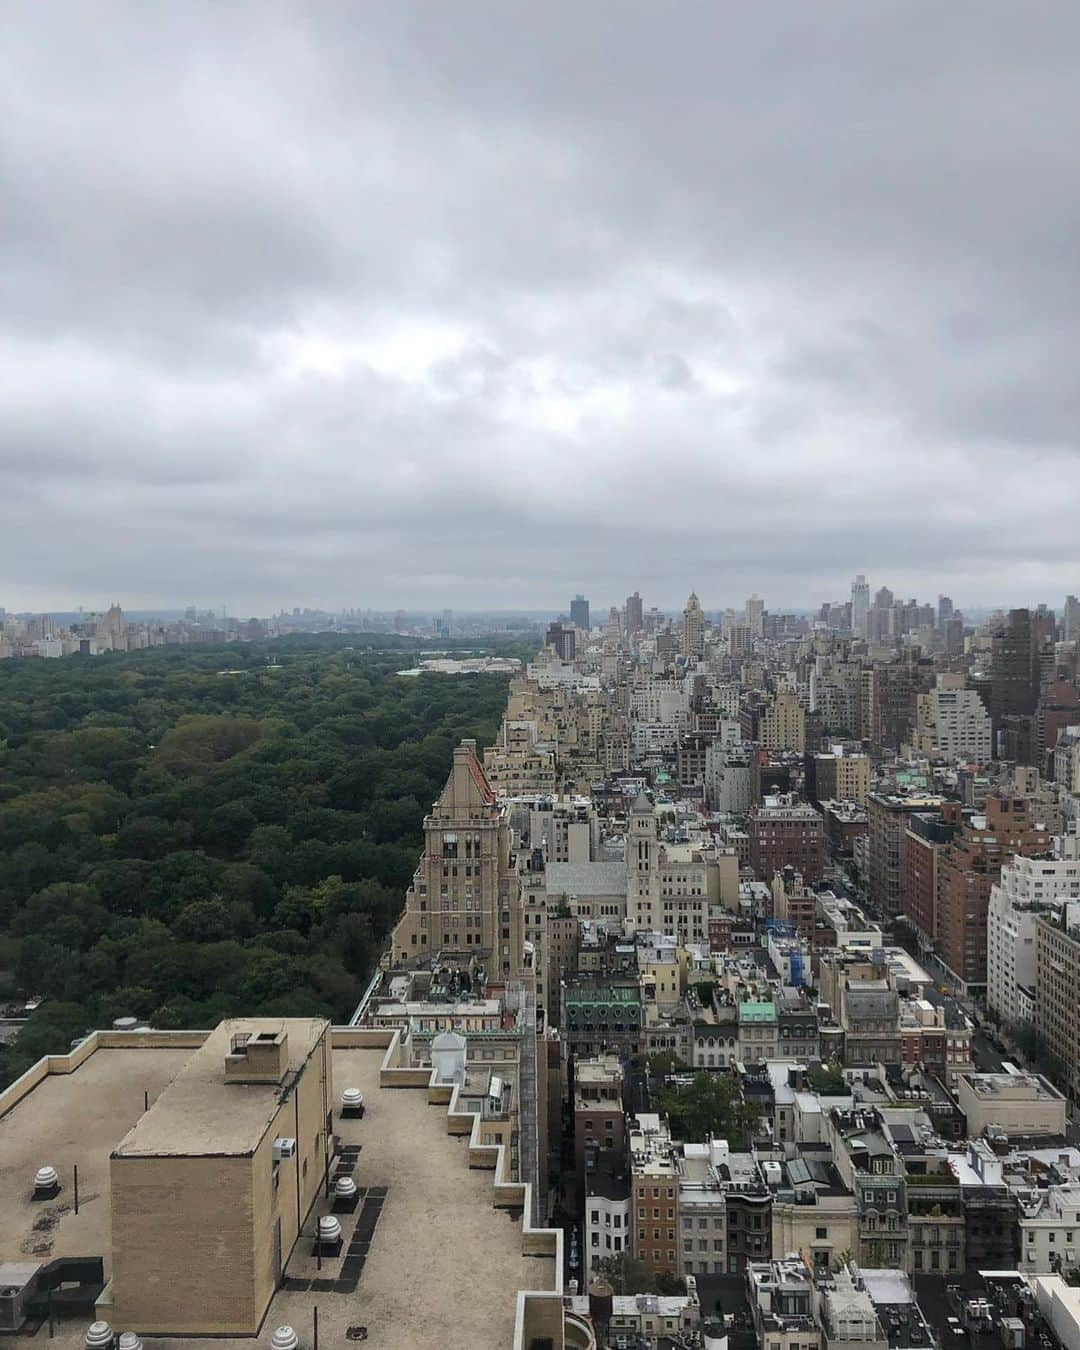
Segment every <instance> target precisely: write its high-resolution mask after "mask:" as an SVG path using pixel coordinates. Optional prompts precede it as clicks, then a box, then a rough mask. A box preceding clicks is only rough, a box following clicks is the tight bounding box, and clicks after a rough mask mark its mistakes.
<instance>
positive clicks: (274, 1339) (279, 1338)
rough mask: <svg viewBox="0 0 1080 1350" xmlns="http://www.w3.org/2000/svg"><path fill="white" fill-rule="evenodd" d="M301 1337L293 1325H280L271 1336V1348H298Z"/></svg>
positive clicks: (285, 1349)
mask: <svg viewBox="0 0 1080 1350" xmlns="http://www.w3.org/2000/svg"><path fill="white" fill-rule="evenodd" d="M299 1344H300V1337H299V1336H298V1335H297V1334H296V1332H295V1331H293V1329H292V1327H278V1329H277V1330H276V1331H275V1332H274V1334H273V1335H272V1336H271V1337H270V1350H296V1347H297V1346H298V1345H299Z"/></svg>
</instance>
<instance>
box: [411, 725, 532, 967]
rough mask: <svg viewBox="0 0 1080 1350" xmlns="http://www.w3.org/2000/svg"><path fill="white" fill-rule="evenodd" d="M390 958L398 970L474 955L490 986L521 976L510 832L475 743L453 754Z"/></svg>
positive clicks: (518, 907) (518, 912)
mask: <svg viewBox="0 0 1080 1350" xmlns="http://www.w3.org/2000/svg"><path fill="white" fill-rule="evenodd" d="M392 952H393V958H394V960H395V961H397V962H401V963H408V962H409V961H412V960H416V959H417V958H420V957H430V956H434V955H436V954H437V953H440V952H441V953H444V954H447V955H452V956H463V957H470V956H476V957H479V958H480V959H482V960H483V961H485V962H486V963H487V972H488V976H489V978H491V979H492V980H498V979H512V978H514V977H515V976H517V975H518V974H519V973H520V971H521V967H522V959H523V932H522V914H521V894H520V886H519V883H518V877H517V871H516V864H515V860H514V858H513V856H512V854H511V836H510V828H509V825H508V822H507V814H506V811H505V809H504V808H502V807H500V806H499V804H498V802H497V801H496V799H495V793H494V791H493V790H492V787H491V784H490V783H489V782H488V780H487V776H486V775H485V773H484V770H483V769H482V768H481V766H480V762H479V760H478V759H477V757H476V743H475V741H462V743H461V745H459V746H458V747H457V748H456V749H455V751H454V764H453V768H452V769H451V771H450V777H449V778H448V779H447V782H446V786H445V788H443V791H442V795H441V796H440V797H439V800H438V801H437V802H436V803H435V806H434V808H433V810H432V812H431V814H430V815H429V816H426V817H425V819H424V853H423V856H422V857H421V859H420V865H419V867H418V868H417V870H416V873H415V875H414V876H413V884H412V885H411V886H410V887H409V890H408V892H407V894H406V896H405V912H404V913H403V914H402V916H401V918H400V919H399V920H398V922H397V925H396V927H395V928H394V936H393V945H392Z"/></svg>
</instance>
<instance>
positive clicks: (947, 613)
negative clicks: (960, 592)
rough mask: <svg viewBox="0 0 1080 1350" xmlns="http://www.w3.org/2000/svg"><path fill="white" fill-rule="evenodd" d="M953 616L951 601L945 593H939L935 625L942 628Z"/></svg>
mask: <svg viewBox="0 0 1080 1350" xmlns="http://www.w3.org/2000/svg"><path fill="white" fill-rule="evenodd" d="M952 616H953V602H952V600H951V598H950V597H949V596H947V595H939V596H938V598H937V626H938V627H939V628H944V627H945V625H946V624H947V623H948V622H949V620H950V619H951V618H952Z"/></svg>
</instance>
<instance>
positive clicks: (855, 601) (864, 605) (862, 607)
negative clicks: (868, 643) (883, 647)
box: [851, 572, 870, 638]
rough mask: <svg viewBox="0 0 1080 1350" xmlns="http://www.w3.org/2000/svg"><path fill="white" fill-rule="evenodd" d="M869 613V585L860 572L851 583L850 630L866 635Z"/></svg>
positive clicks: (856, 633) (859, 635)
mask: <svg viewBox="0 0 1080 1350" xmlns="http://www.w3.org/2000/svg"><path fill="white" fill-rule="evenodd" d="M869 613H870V586H869V584H868V583H867V580H866V578H865V577H864V576H863V574H862V573H861V572H860V573H859V575H858V576H857V577H856V578H855V580H854V581H853V582H852V583H851V631H852V633H854V635H855V636H856V637H860V638H864V637H866V616H867V615H868V614H869Z"/></svg>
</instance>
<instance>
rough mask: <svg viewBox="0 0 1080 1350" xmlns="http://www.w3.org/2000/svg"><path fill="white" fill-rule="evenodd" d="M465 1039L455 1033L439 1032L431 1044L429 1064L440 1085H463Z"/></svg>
mask: <svg viewBox="0 0 1080 1350" xmlns="http://www.w3.org/2000/svg"><path fill="white" fill-rule="evenodd" d="M466 1044H467V1042H466V1040H465V1037H464V1036H462V1035H459V1033H458V1032H456V1031H440V1032H439V1034H438V1035H437V1036H436V1037H435V1038H434V1040H433V1041H432V1042H431V1062H432V1064H433V1065H434V1067H435V1074H436V1079H437V1081H438V1082H440V1083H464V1081H465V1051H466Z"/></svg>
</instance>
